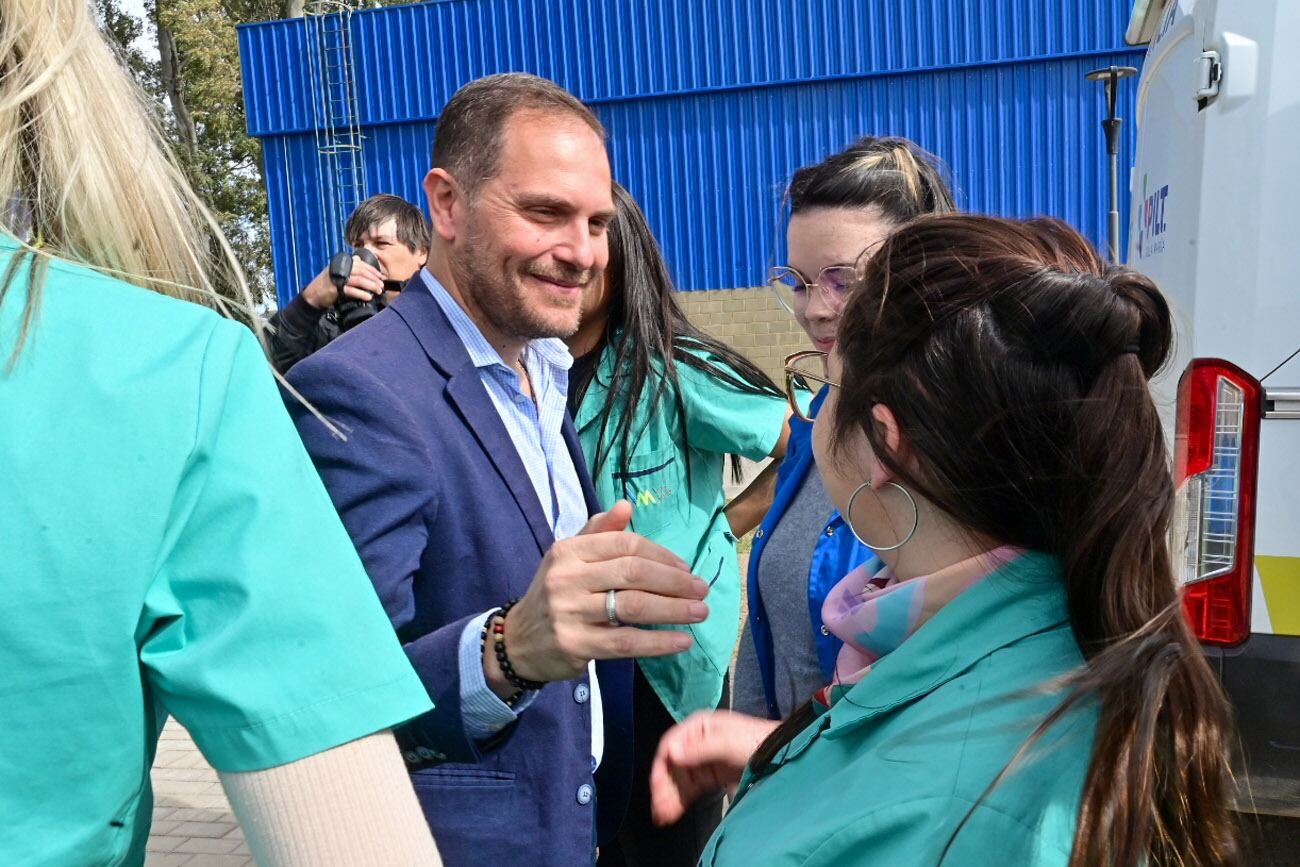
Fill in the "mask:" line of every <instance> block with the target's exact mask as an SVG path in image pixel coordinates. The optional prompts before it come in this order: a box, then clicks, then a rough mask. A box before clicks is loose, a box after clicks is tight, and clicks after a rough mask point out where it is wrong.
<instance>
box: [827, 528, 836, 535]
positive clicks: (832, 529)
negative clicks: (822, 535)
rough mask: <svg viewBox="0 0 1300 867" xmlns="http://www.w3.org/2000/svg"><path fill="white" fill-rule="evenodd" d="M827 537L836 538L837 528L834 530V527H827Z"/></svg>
mask: <svg viewBox="0 0 1300 867" xmlns="http://www.w3.org/2000/svg"><path fill="white" fill-rule="evenodd" d="M826 535H827V536H834V535H835V528H834V527H827V528H826Z"/></svg>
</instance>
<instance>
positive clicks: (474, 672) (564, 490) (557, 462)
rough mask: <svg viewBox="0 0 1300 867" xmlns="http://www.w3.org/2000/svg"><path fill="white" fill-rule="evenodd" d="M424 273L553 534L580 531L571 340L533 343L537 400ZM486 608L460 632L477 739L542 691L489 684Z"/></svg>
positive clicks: (595, 728)
mask: <svg viewBox="0 0 1300 867" xmlns="http://www.w3.org/2000/svg"><path fill="white" fill-rule="evenodd" d="M418 274H419V279H421V280H423V281H424V285H425V286H426V287H428V289H429V292H430V293H432V294H433V298H434V300H435V301H437V302H438V306H439V307H441V308H442V312H443V313H444V314H446V316H447V319H448V321H450V322H451V327H452V330H453V331H455V332H456V336H457V337H459V338H460V342H461V343H463V344H465V351H466V352H467V353H468V354H469V359H470V361H471V362H472V363H473V364H474V367H476V368H477V369H478V375H479V379H480V380H481V381H482V382H483V388H484V389H485V390H486V391H487V393H488V397H490V398H491V399H492V405H493V406H495V407H496V410H497V415H499V416H500V417H501V422H502V424H504V425H505V427H506V431H507V432H508V433H509V434H510V440H511V442H513V443H514V446H515V451H517V452H518V453H519V459H520V461H522V462H523V465H524V469H525V470H526V471H527V473H528V478H529V481H531V482H532V484H533V490H534V491H536V492H537V499H538V501H539V502H540V503H541V506H542V512H543V513H544V514H545V515H546V520H547V523H549V524H550V527H551V533H552V535H554V537H555V538H556V539H557V540H558V539H566V538H568V537H569V536H574V535H577V533H578V531H579V530H581V529H582V528H583V526H584V525H585V524H586V523H587V501H586V498H585V497H583V494H582V483H581V482H580V481H579V479H578V471H577V469H576V468H575V467H574V465H573V459H572V458H571V457H570V456H569V450H568V449H567V448H566V447H565V445H564V438H563V435H562V428H563V425H564V413H565V411H566V401H567V399H568V392H569V367H570V366H571V365H572V364H573V357H572V356H571V355H569V350H568V347H566V346H565V345H564V341H562V340H558V339H556V338H547V339H541V340H533V341H531V342H530V343H529V344H528V347H527V348H526V349H525V350H524V356H523V361H524V366H525V367H526V368H527V369H528V377H529V379H530V380H531V381H532V385H533V398H531V399H530V398H529V397H528V395H526V394H525V393H524V392H523V390H522V389H521V388H520V385H519V374H517V373H516V372H515V371H514V369H513V368H512V367H511V366H510V365H509V364H507V363H506V362H505V361H504V360H503V359H502V358H501V356H500V354H499V353H498V352H497V351H496V349H494V348H493V347H492V344H490V343H488V341H487V338H485V337H484V336H483V332H482V331H480V330H479V328H478V326H477V325H475V324H474V320H472V319H470V318H469V315H468V314H466V313H465V311H464V310H463V309H461V306H460V305H459V304H458V303H456V299H454V298H452V297H451V293H449V292H448V291H447V289H446V288H445V287H444V286H443V285H442V284H441V283H439V282H438V280H437V279H436V278H434V276H433V275H432V274H430V273H429V272H428V271H427V270H425V269H423V268H422V269H420V271H419V272H418ZM502 601H503V602H504V601H505V600H502ZM487 615H488V612H487V611H484V612H483V614H482V616H480V617H475V618H472V619H471V620H470V621H469V623H468V624H467V625H466V626H465V631H464V632H462V633H461V637H460V706H461V720H462V723H463V724H464V726H465V734H466V735H467V736H468V737H469V738H470V739H472V740H483V739H485V738H488V737H490V736H492V735H494V734H496V733H497V732H499V731H500V730H501V729H503V728H505V727H506V726H507V725H509V724H510V723H512V722H514V720H515V719H516V718H517V716H518V714H519V712H520V711H522V710H524V708H526V707H527V706H528V705H529V704H531V703H532V701H533V699H534V698H536V694H535V693H530V694H528V695H526V696H524V697H523V698H522V699H520V701H518V702H517V703H516V704H515V707H514V709H513V710H512V709H511V708H510V707H508V706H507V705H506V703H505V702H503V701H502V700H501V699H499V698H497V695H496V693H494V692H492V690H491V688H489V687H488V685H487V680H486V679H485V678H484V676H483V656H482V651H481V650H480V645H479V634H480V631H481V630H482V628H483V621H484V620H485V619H486V618H487ZM588 668H589V673H590V675H591V686H592V689H591V693H592V696H591V698H592V701H591V706H592V726H591V731H592V759H593V763H596V762H599V760H600V755H601V752H602V751H603V750H602V747H603V730H602V728H601V725H600V722H601V717H600V697H599V695H600V690H599V687H598V686H597V684H596V673H595V671H594V668H593V667H591V666H589V667H588Z"/></svg>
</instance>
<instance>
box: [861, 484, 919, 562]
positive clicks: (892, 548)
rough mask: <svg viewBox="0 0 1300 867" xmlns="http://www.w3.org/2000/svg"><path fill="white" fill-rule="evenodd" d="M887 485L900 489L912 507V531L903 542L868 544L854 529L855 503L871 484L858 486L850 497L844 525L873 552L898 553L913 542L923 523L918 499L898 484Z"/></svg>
mask: <svg viewBox="0 0 1300 867" xmlns="http://www.w3.org/2000/svg"><path fill="white" fill-rule="evenodd" d="M885 484H887V485H893V486H894V487H895V488H898V489H899V490H900V491H902V492H903V496H904V497H907V502H908V505H910V506H911V507H912V529H910V530H908V531H907V535H906V536H904V537H903V541H901V542H899V543H897V544H895V545H873V544H871V543H870V542H868V541H867V540H866V539H863V538H862V537H861V536H859V535H858V531H857V530H855V529H854V528H853V501H854V500H856V499H857V498H858V494H860V493H862V492H863V491H865V490H867V489H868V488H870V487H871V482H863V483H862V484H860V485H858V487H857V489H856V490H854V491H853V494H852V496H850V497H849V502H848V508H846V509H845V510H844V523H846V524H848V525H849V532H850V533H852V534H853V538H855V539H857V540H858V541H859V542H861V543H862V544H863V545H865V546H866V547H868V548H870V549H871V550H872V551H897V550H898V549H899V548H901V547H903V546H904V545H906V544H907V543H908V542H910V541H912V537H913V536H915V535H916V528H917V527H918V526H919V525H920V523H921V513H920V511H918V510H917V508H916V499H915V498H914V497H913V496H912V494H911V492H910V491H908V490H907V488H905V487H903V486H902V485H900V484H899V483H898V482H885Z"/></svg>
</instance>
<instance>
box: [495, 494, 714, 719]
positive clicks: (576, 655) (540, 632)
mask: <svg viewBox="0 0 1300 867" xmlns="http://www.w3.org/2000/svg"><path fill="white" fill-rule="evenodd" d="M631 518H632V506H631V504H630V503H628V502H627V501H626V500H620V501H619V502H618V503H616V504H615V505H614V507H613V508H612V509H610V510H609V511H608V512H602V513H601V514H599V515H596V516H595V517H593V518H592V519H591V520H590V521H589V522H587V526H586V527H584V528H583V530H582V532H581V533H579V534H578V535H577V536H574V537H572V538H570V539H563V540H561V541H559V542H556V543H555V544H554V545H552V546H551V550H549V551H547V552H546V556H545V557H544V558H543V559H542V564H541V566H540V567H538V569H537V574H536V575H534V576H533V583H532V584H531V585H530V586H529V588H528V592H527V593H525V594H524V597H523V598H522V599H520V600H519V602H518V603H517V604H516V605H515V606H514V608H512V609H511V610H510V614H509V615H508V616H507V618H506V627H505V637H506V650H507V652H508V653H509V656H510V664H511V666H512V667H513V668H514V670H515V673H516V674H517V675H519V676H520V677H522V678H524V679H526V680H538V681H555V680H569V679H570V678H574V677H577V676H578V675H579V674H581V673H582V672H583V671H584V670H585V669H586V667H587V662H588V661H589V660H592V659H626V658H636V657H647V656H667V655H668V654H672V653H679V652H681V651H683V650H686V649H687V648H688V647H690V646H691V636H690V635H688V634H687V633H685V632H680V631H678V630H675V629H638V628H637V627H636V626H635V625H631V624H689V623H699V622H700V621H702V620H704V619H705V618H706V617H708V616H709V608H708V606H707V605H705V604H704V602H702V601H701V600H703V599H704V597H705V596H706V595H707V594H708V591H709V588H708V585H707V584H705V583H704V582H703V581H702V580H700V579H699V578H696V577H695V576H693V575H691V573H690V567H689V566H688V565H687V564H686V563H685V562H684V561H683V560H682V559H681V558H680V557H678V556H677V555H675V554H673V553H672V552H671V551H669V550H668V549H666V548H664V547H663V546H661V545H657V544H655V543H654V542H651V541H650V540H649V539H646V538H643V537H641V536H638V535H636V534H635V533H627V532H624V530H625V528H626V527H627V525H628V521H630V520H631ZM609 590H617V591H618V594H617V596H616V597H615V598H616V600H617V610H618V619H619V620H620V621H621V622H622V623H625V624H629V625H626V626H612V625H610V623H609V619H608V618H607V616H606V613H605V594H606V592H607V591H609ZM483 670H484V673H485V674H486V676H487V681H488V684H489V685H490V686H491V687H492V690H493V691H494V692H496V693H497V694H498V695H501V696H503V697H504V696H508V695H510V694H512V693H513V692H514V691H515V690H514V687H513V686H511V685H510V684H509V682H508V681H506V679H505V677H504V675H503V674H502V673H501V669H500V667H499V666H498V665H497V660H496V655H495V653H494V650H493V646H492V642H490V641H489V642H488V643H487V646H486V647H485V648H484V653H483Z"/></svg>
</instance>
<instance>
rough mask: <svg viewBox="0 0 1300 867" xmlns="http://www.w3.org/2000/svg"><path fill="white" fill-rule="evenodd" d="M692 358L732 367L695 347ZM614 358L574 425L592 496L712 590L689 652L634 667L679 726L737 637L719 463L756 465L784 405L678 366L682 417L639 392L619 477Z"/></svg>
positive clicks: (722, 669)
mask: <svg viewBox="0 0 1300 867" xmlns="http://www.w3.org/2000/svg"><path fill="white" fill-rule="evenodd" d="M695 354H696V355H697V357H701V358H704V359H706V360H708V361H709V362H711V363H712V364H714V365H717V366H719V367H721V368H723V369H725V370H729V369H730V368H728V367H727V366H726V364H725V362H723V361H722V360H721V359H719V358H717V357H716V356H713V355H711V354H709V353H707V352H706V351H704V350H703V349H700V350H699V351H698V352H696V353H695ZM614 355H615V350H614V347H613V346H612V345H611V346H607V347H606V348H605V349H604V351H603V352H602V354H601V357H600V361H599V363H598V364H597V366H596V373H595V375H594V376H593V378H592V381H591V384H590V385H589V386H588V388H587V393H586V394H585V395H583V399H582V404H581V406H579V408H578V416H577V418H576V419H575V420H574V422H575V424H576V426H577V429H578V437H579V439H580V440H581V442H582V449H583V453H584V454H585V455H586V458H587V463H588V465H589V466H590V467H591V474H592V481H593V482H594V483H595V486H596V494H597V496H598V497H599V499H600V502H601V503H602V504H603V505H604V506H605V507H606V508H608V507H609V506H610V505H612V504H613V503H614V502H615V501H617V500H619V499H627V500H630V501H631V503H632V526H631V529H632V530H633V531H634V532H636V533H639V534H641V535H642V536H645V537H646V538H647V539H650V540H652V541H655V542H658V543H659V544H660V545H663V546H664V547H665V548H667V549H668V550H670V551H672V552H673V553H674V554H676V555H677V556H679V557H681V558H682V559H683V560H685V561H686V562H687V563H689V564H691V571H692V572H694V574H696V575H697V576H699V577H700V578H703V579H704V580H705V581H706V582H708V583H709V585H710V587H709V595H708V599H707V600H706V601H707V602H708V604H709V616H708V619H707V620H705V621H704V622H703V623H698V624H695V625H693V626H689V627H684V628H685V629H686V630H688V631H690V632H691V633H692V634H693V636H694V638H695V643H694V644H693V645H692V646H691V648H690V650H687V651H685V652H683V653H678V654H675V655H673V656H664V657H659V658H656V659H640V660H637V664H638V665H639V666H640V667H641V671H642V672H643V673H644V674H645V676H646V679H647V680H648V681H649V682H650V684H651V686H653V687H654V689H655V693H656V694H657V695H658V696H659V698H660V700H661V701H663V703H664V707H665V708H667V709H668V711H669V712H670V713H671V714H672V715H673V716H674V717H675V718H676V719H677V720H679V721H680V720H682V719H685V718H686V717H687V716H688V715H690V714H691V713H692V712H694V711H697V710H703V709H706V708H714V707H717V705H718V700H719V699H720V698H721V697H722V684H723V677H724V676H725V675H726V672H727V668H728V666H730V664H731V654H732V651H733V649H734V648H735V646H736V637H737V635H738V632H739V624H740V593H741V588H740V568H739V566H738V565H737V562H736V538H735V536H733V535H732V533H731V526H730V524H728V523H727V516H726V515H725V514H724V513H723V507H724V506H725V505H726V501H725V498H724V496H723V486H722V483H723V476H722V474H723V472H724V469H726V458H727V455H729V454H736V455H741V456H743V457H747V458H749V459H751V460H756V461H757V460H762V459H763V458H765V457H767V456H768V455H769V454H771V452H772V449H773V448H775V447H776V444H777V441H778V440H779V439H780V437H781V431H782V429H783V427H784V425H785V418H786V400H785V398H784V397H783V396H780V395H774V394H762V393H759V394H755V393H752V392H746V391H743V390H741V389H739V388H736V387H735V386H734V385H731V384H729V383H726V382H724V381H723V380H721V379H719V378H718V377H717V376H713V375H711V374H708V373H705V372H704V371H701V370H697V369H696V368H694V367H691V366H690V365H688V364H681V363H679V364H678V365H677V380H678V387H679V389H680V394H681V401H682V408H683V411H684V412H683V413H682V414H679V413H678V412H677V409H676V405H675V401H674V400H673V397H672V396H671V394H667V393H666V394H665V396H664V397H663V399H662V400H661V401H660V405H659V406H657V407H652V406H651V405H650V404H651V398H652V395H651V394H649V393H648V392H649V391H650V388H647V389H646V390H645V392H647V393H643V394H642V395H641V397H640V399H639V401H638V403H637V406H636V407H635V408H634V410H632V411H633V412H634V413H635V415H634V416H633V421H632V440H631V441H632V449H631V452H632V453H631V454H630V455H628V456H627V461H626V471H624V469H623V466H624V461H623V460H622V457H623V455H622V453H621V451H620V449H619V444H618V442H617V440H616V438H615V433H616V430H617V428H616V423H617V420H618V419H619V418H621V417H622V415H623V414H624V413H627V412H628V411H629V410H628V407H627V397H626V395H624V396H622V397H621V399H620V400H619V401H618V402H617V403H616V404H615V408H614V412H613V413H611V418H610V423H609V424H608V425H607V426H606V429H605V430H604V431H602V430H601V427H602V426H601V424H600V423H599V420H598V416H599V415H600V410H601V408H602V407H603V406H604V405H605V398H606V395H607V394H608V393H609V388H610V385H611V383H612V381H613V374H614ZM638 431H640V434H639V435H638V433H637V432H638ZM683 434H685V437H684V436H683ZM602 438H603V440H604V442H605V448H604V449H600V453H601V454H603V455H607V457H606V458H605V459H604V460H603V461H602V464H601V466H596V465H595V461H596V455H597V452H598V449H599V447H600V446H601V443H602ZM685 441H689V448H687V447H686V446H685V444H684V442H685ZM688 468H689V473H690V485H689V488H688V486H687V471H688Z"/></svg>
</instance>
